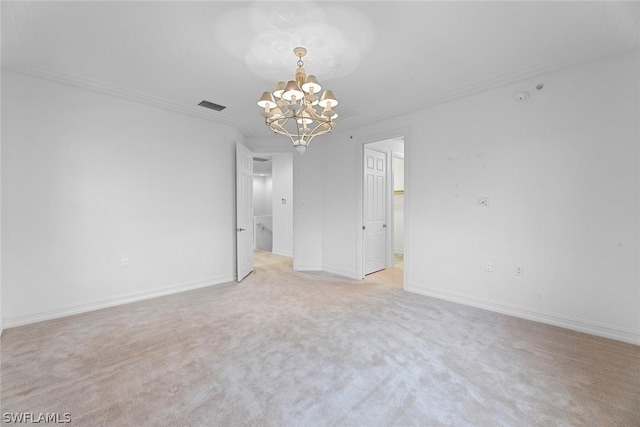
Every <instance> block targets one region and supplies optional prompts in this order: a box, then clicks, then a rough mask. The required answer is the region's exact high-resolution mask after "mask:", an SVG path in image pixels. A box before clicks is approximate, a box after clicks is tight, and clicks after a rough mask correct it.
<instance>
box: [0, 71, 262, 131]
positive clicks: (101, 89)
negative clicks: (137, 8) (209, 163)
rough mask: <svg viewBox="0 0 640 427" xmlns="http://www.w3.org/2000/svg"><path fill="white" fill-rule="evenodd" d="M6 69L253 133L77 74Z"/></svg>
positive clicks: (226, 119) (221, 118)
mask: <svg viewBox="0 0 640 427" xmlns="http://www.w3.org/2000/svg"><path fill="white" fill-rule="evenodd" d="M5 69H6V70H8V71H13V72H16V73H19V74H24V75H28V76H32V77H36V78H40V79H44V80H50V81H54V82H57V83H63V84H66V85H69V86H74V87H78V88H82V89H86V90H89V91H92V92H98V93H103V94H106V95H110V96H113V97H116V98H121V99H126V100H129V101H134V102H139V103H141V104H146V105H151V106H153V107H158V108H162V109H164V110H168V111H173V112H176V113H181V114H186V115H188V116H191V117H196V118H199V119H204V120H208V121H211V122H215V123H218V124H222V125H227V126H231V127H233V128H235V129H237V130H238V131H239V132H240V133H241V134H242V135H243V136H247V135H251V134H252V133H253V129H252V128H251V126H250V125H249V124H248V123H247V122H245V121H244V120H238V119H234V118H232V117H229V116H224V115H216V114H219V113H214V112H211V111H208V110H207V111H205V110H204V109H202V107H198V106H195V105H193V106H192V105H186V104H182V103H179V102H174V101H170V100H168V99H165V98H161V97H158V96H152V95H149V94H146V93H143V92H138V91H135V90H132V89H127V88H124V87H121V86H116V85H113V84H110V83H106V82H104V81H100V80H96V79H91V78H88V77H83V76H79V75H77V74H73V73H69V72H66V71H61V70H54V69H50V68H45V67H21V68H16V67H7V68H5Z"/></svg>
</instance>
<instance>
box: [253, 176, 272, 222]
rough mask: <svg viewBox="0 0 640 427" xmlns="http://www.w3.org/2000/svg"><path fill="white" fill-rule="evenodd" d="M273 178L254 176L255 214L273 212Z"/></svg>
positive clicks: (269, 213)
mask: <svg viewBox="0 0 640 427" xmlns="http://www.w3.org/2000/svg"><path fill="white" fill-rule="evenodd" d="M272 196H273V179H272V178H271V177H270V176H254V177H253V215H254V216H259V215H271V214H272V201H271V200H272Z"/></svg>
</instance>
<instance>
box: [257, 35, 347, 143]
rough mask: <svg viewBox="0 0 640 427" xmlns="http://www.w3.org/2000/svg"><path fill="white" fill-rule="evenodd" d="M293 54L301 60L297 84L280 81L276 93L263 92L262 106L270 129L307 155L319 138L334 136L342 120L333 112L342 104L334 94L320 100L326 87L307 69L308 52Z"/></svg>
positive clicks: (294, 81)
mask: <svg viewBox="0 0 640 427" xmlns="http://www.w3.org/2000/svg"><path fill="white" fill-rule="evenodd" d="M293 53H294V54H295V55H296V56H297V57H298V62H297V64H298V69H297V70H296V74H295V78H294V80H289V81H288V82H286V83H285V82H283V81H280V82H278V83H277V84H276V88H275V89H274V90H273V92H263V93H262V96H261V97H260V99H259V100H258V106H259V107H261V108H264V112H263V113H262V115H263V116H264V122H265V124H266V125H267V126H268V127H269V129H271V130H272V131H274V132H275V133H277V134H280V135H286V136H288V137H289V139H290V140H291V143H292V144H293V146H294V147H295V148H296V150H298V153H300V154H304V152H305V150H306V149H307V147H308V146H309V144H310V143H311V141H312V140H313V139H314V138H315V137H316V136H318V135H324V134H325V133H327V132H331V129H332V128H333V125H334V122H333V121H334V120H335V119H336V117H338V114H337V113H336V112H335V111H334V110H333V107H335V106H336V105H338V100H336V98H335V96H333V92H331V91H330V90H325V91H324V93H323V94H322V96H321V97H320V98H318V94H319V93H320V91H321V90H322V87H321V86H320V84H319V83H318V80H317V79H316V76H314V75H311V74H310V75H308V76H307V72H306V71H305V69H304V67H303V65H304V62H302V57H303V56H305V55H306V54H307V49H305V48H303V47H296V48H295V49H294V50H293ZM276 99H277V101H276Z"/></svg>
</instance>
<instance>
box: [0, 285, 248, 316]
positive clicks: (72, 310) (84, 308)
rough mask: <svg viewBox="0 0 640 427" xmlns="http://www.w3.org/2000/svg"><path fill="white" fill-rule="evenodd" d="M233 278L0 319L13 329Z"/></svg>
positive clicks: (189, 289)
mask: <svg viewBox="0 0 640 427" xmlns="http://www.w3.org/2000/svg"><path fill="white" fill-rule="evenodd" d="M235 280H236V279H235V276H229V277H227V276H225V277H219V278H216V279H207V280H199V281H196V282H188V283H181V284H178V285H174V286H170V287H166V288H161V289H156V290H152V291H147V292H140V293H135V294H129V295H124V296H120V297H115V298H109V299H105V300H101V301H93V302H90V303H84V304H74V305H68V306H64V307H58V308H54V309H51V310H43V311H38V312H35V313H29V314H21V315H18V316H7V317H5V318H4V319H2V322H3V325H2V326H3V327H5V328H13V327H16V326H23V325H28V324H31V323H36V322H42V321H45V320H52V319H58V318H60V317H67V316H72V315H74V314H81V313H86V312H89V311H95V310H101V309H103V308H108V307H114V306H117V305H122V304H128V303H132V302H136V301H142V300H146V299H151V298H157V297H161V296H165V295H171V294H177V293H179V292H185V291H191V290H194V289H199V288H206V287H208V286H214V285H221V284H223V283H229V282H235Z"/></svg>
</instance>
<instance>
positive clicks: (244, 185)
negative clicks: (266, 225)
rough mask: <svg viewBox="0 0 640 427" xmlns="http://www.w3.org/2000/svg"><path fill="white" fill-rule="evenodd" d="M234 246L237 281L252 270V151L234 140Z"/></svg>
mask: <svg viewBox="0 0 640 427" xmlns="http://www.w3.org/2000/svg"><path fill="white" fill-rule="evenodd" d="M236 248H237V255H236V260H237V267H236V277H237V278H238V282H240V281H242V279H244V278H245V277H247V276H248V275H249V273H251V272H252V271H253V153H252V152H251V150H249V149H248V148H247V147H245V146H244V145H242V144H240V143H239V142H236Z"/></svg>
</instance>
